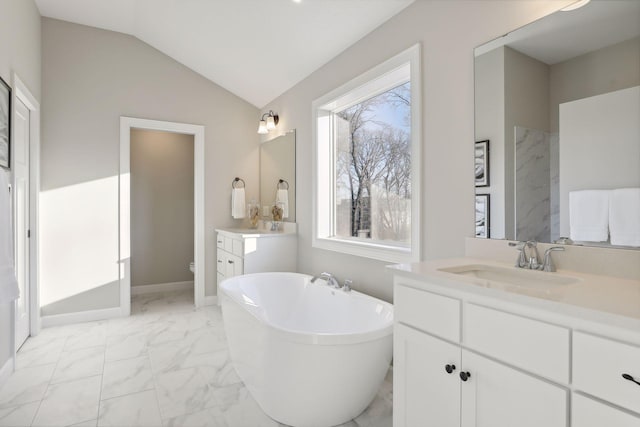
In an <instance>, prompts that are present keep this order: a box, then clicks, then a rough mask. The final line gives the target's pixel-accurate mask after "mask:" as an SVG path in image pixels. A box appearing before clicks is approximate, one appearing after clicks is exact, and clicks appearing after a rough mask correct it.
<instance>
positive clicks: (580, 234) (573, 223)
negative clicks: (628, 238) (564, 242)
mask: <svg viewBox="0 0 640 427" xmlns="http://www.w3.org/2000/svg"><path fill="white" fill-rule="evenodd" d="M610 194H611V190H583V191H571V192H569V234H570V236H571V239H572V240H574V241H578V242H606V241H607V240H608V238H609V196H610Z"/></svg>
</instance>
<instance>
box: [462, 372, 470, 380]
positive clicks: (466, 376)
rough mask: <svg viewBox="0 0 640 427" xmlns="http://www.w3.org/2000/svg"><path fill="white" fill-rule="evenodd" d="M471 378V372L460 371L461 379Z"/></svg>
mask: <svg viewBox="0 0 640 427" xmlns="http://www.w3.org/2000/svg"><path fill="white" fill-rule="evenodd" d="M469 378H471V373H470V372H460V379H461V380H462V381H467V380H468V379H469Z"/></svg>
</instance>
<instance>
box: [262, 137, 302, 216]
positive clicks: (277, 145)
mask: <svg viewBox="0 0 640 427" xmlns="http://www.w3.org/2000/svg"><path fill="white" fill-rule="evenodd" d="M280 180H282V181H283V182H280ZM286 184H288V186H287V185H286ZM287 187H288V190H287ZM278 190H280V193H279V196H280V197H279V199H282V198H284V197H286V198H288V204H287V206H286V207H285V209H284V210H285V213H287V214H288V215H287V216H286V217H285V218H283V221H285V222H295V221H296V131H295V130H290V131H288V132H286V133H284V134H282V135H280V136H277V137H275V138H273V139H271V140H269V141H267V142H264V143H262V144H261V145H260V203H261V204H262V206H263V214H268V215H270V212H271V210H272V207H273V205H274V204H275V202H276V198H277V197H278ZM283 193H286V194H283ZM265 207H266V209H265Z"/></svg>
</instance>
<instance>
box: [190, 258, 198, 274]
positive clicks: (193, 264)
mask: <svg viewBox="0 0 640 427" xmlns="http://www.w3.org/2000/svg"><path fill="white" fill-rule="evenodd" d="M189 270H191V272H192V273H195V272H196V263H195V262H193V261H191V262H190V263H189Z"/></svg>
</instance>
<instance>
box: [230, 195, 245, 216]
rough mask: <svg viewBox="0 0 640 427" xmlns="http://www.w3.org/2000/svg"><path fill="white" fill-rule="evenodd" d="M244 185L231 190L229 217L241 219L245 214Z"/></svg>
mask: <svg viewBox="0 0 640 427" xmlns="http://www.w3.org/2000/svg"><path fill="white" fill-rule="evenodd" d="M245 205H246V203H245V196H244V187H241V188H234V189H233V190H231V217H233V218H235V219H242V218H244V217H245V215H246V206H245Z"/></svg>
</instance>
